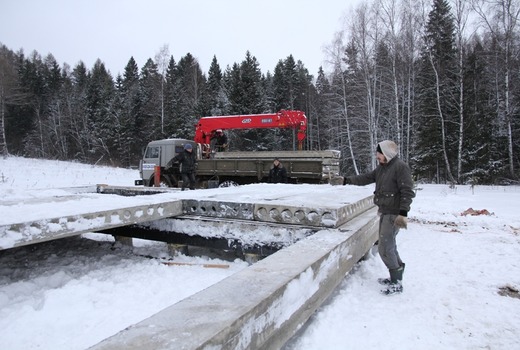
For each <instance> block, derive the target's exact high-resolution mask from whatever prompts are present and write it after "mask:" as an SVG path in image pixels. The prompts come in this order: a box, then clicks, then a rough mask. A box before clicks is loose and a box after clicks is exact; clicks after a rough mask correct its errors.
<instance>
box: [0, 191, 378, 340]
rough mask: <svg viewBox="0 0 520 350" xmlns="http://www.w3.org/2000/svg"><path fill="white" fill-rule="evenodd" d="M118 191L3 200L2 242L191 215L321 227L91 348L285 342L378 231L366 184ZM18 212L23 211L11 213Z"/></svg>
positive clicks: (165, 223) (172, 221)
mask: <svg viewBox="0 0 520 350" xmlns="http://www.w3.org/2000/svg"><path fill="white" fill-rule="evenodd" d="M122 190H123V189H120V188H115V187H110V186H97V187H94V188H81V189H69V190H66V191H64V192H63V194H62V195H60V196H56V195H53V196H52V197H46V196H45V194H42V195H35V196H33V197H31V198H26V199H24V200H22V201H20V202H16V203H15V202H9V203H7V202H2V201H1V200H0V211H2V214H3V215H2V217H1V218H0V248H1V249H6V248H11V247H16V246H21V245H27V244H33V243H37V242H41V241H46V240H52V239H58V238H61V237H66V236H71V235H79V234H81V233H83V232H90V231H98V230H104V229H107V228H113V227H121V226H127V225H130V224H135V223H139V224H143V225H158V226H161V227H162V228H163V229H164V228H165V229H166V230H168V229H169V228H170V229H171V228H175V227H181V226H183V227H184V229H186V230H188V231H189V226H190V225H186V217H188V218H191V219H190V220H191V221H192V224H191V226H192V227H196V228H197V230H200V228H201V227H203V225H198V224H197V223H201V222H202V221H203V220H201V218H207V219H208V221H210V222H213V224H214V225H220V226H221V225H228V228H226V231H232V234H234V235H235V236H236V237H240V236H242V237H244V236H245V235H247V234H248V233H249V232H248V231H250V230H248V229H247V228H246V229H244V226H242V225H245V224H247V223H254V224H255V225H266V226H267V225H275V224H276V225H277V226H276V227H274V228H273V229H272V232H273V237H274V236H279V231H280V230H282V229H281V227H301V228H312V229H313V230H314V231H315V232H314V233H313V234H312V235H309V236H308V237H305V238H302V239H300V240H298V241H297V242H295V243H294V244H292V245H289V246H287V247H286V248H284V249H281V250H279V251H277V252H276V253H274V254H272V255H269V256H268V257H266V258H265V259H263V260H260V261H259V262H256V263H254V264H252V265H251V266H249V267H248V268H246V269H245V270H242V271H241V272H239V273H237V274H235V275H233V276H230V277H228V278H226V279H224V280H222V281H221V282H219V283H217V284H215V285H213V286H212V287H209V288H207V289H205V290H203V291H201V292H199V293H197V294H194V295H192V296H190V297H188V298H186V299H184V300H182V301H180V302H178V303H176V304H174V305H171V306H169V307H167V308H165V309H164V310H162V311H160V312H159V313H157V314H155V315H153V316H152V317H150V318H148V319H145V320H143V321H141V322H139V323H137V324H135V325H133V326H131V327H129V328H127V329H125V330H123V331H121V332H119V333H117V334H115V335H113V336H112V337H110V338H108V339H105V340H104V341H102V342H101V343H99V344H97V345H95V346H94V347H92V348H91V349H93V350H101V349H103V350H104V349H111V350H112V349H125V350H126V349H233V350H237V349H269V350H272V349H279V348H281V347H282V346H283V344H285V342H286V341H287V340H288V339H290V337H292V336H293V335H294V334H295V333H296V331H297V330H298V329H299V328H300V327H301V326H303V324H304V323H305V322H306V321H307V319H308V318H309V317H310V316H311V315H312V313H313V312H314V311H315V310H316V309H317V308H318V307H319V306H320V305H321V304H322V303H323V302H324V301H325V300H326V299H327V297H328V296H329V295H330V294H331V293H332V291H333V290H334V289H335V288H336V286H337V285H338V284H339V283H340V281H341V280H342V279H343V278H344V277H345V275H346V274H347V273H348V272H349V271H350V270H351V269H352V267H353V266H354V265H355V264H356V263H357V262H358V261H359V260H360V259H361V258H362V257H363V256H364V255H365V254H366V253H367V252H368V251H369V250H370V248H371V247H372V246H373V244H374V243H375V241H376V240H377V215H376V212H375V208H374V206H373V203H372V196H371V192H372V189H371V188H369V187H359V188H357V187H356V188H354V187H352V186H346V187H344V186H330V185H265V184H263V185H248V186H241V187H239V188H230V189H226V188H224V189H211V190H200V191H186V192H180V191H178V190H167V189H159V191H160V192H161V193H159V194H155V195H141V196H121V195H117V194H116V193H118V191H119V193H121V192H120V191H122ZM134 190H135V191H149V189H141V190H137V189H134ZM130 194H132V193H130ZM134 194H135V193H134ZM20 211H23V212H24V220H23V221H21V222H13V220H12V218H14V217H19V216H20V215H19V214H20ZM181 217H182V219H181ZM210 219H211V220H210ZM233 219H235V220H237V221H236V228H237V229H236V230H233V226H234V224H233ZM182 220H184V221H182ZM224 221H225V223H224ZM179 222H182V225H177V224H178V223H179ZM239 222H240V223H239ZM176 225H177V226H176ZM186 233H188V234H189V232H186Z"/></svg>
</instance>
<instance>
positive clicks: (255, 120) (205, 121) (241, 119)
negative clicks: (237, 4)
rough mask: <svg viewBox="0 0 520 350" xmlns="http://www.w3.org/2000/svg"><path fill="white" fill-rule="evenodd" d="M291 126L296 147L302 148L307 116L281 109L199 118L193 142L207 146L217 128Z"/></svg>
mask: <svg viewBox="0 0 520 350" xmlns="http://www.w3.org/2000/svg"><path fill="white" fill-rule="evenodd" d="M264 128H282V129H287V128H292V129H297V130H298V134H297V137H298V149H299V150H301V149H302V148H303V140H304V139H305V136H306V131H307V117H306V116H305V113H303V112H302V111H295V110H281V111H279V112H278V113H272V114H246V115H229V116H212V117H203V118H200V120H199V122H198V123H197V125H196V127H195V142H197V143H200V144H202V145H205V147H207V148H209V145H210V142H211V138H212V137H213V135H214V134H215V131H216V130H218V129H222V130H229V129H264Z"/></svg>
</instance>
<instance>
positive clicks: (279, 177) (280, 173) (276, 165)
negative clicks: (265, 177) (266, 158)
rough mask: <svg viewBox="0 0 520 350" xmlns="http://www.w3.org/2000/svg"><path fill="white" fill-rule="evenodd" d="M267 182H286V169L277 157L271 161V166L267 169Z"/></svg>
mask: <svg viewBox="0 0 520 350" xmlns="http://www.w3.org/2000/svg"><path fill="white" fill-rule="evenodd" d="M269 182H270V183H273V184H277V183H287V170H286V169H285V168H284V166H283V164H282V163H280V160H279V159H278V158H275V159H274V161H273V166H272V167H271V170H269Z"/></svg>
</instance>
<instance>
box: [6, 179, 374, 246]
mask: <svg viewBox="0 0 520 350" xmlns="http://www.w3.org/2000/svg"><path fill="white" fill-rule="evenodd" d="M152 193H155V194H153V195H150V194H152ZM121 194H125V195H121ZM139 194H143V195H139ZM146 194H148V195H146ZM372 205H373V204H372V198H371V194H370V192H369V191H367V189H366V188H360V189H356V190H352V189H351V190H350V191H347V189H346V188H345V187H343V186H330V185H278V186H277V185H265V184H263V185H249V186H241V187H238V188H229V189H227V188H220V189H209V190H199V191H185V192H181V191H179V190H178V189H151V188H142V187H134V188H124V187H113V186H106V185H98V186H92V187H82V188H72V189H64V190H63V192H62V193H60V195H53V196H45V193H42V194H40V195H35V196H33V197H30V198H24V199H21V200H20V201H17V202H13V201H9V202H2V201H1V200H0V212H1V213H2V216H1V217H0V249H7V248H12V247H18V246H23V245H28V244H34V243H38V242H43V241H49V240H53V239H59V238H63V237H68V236H74V235H79V234H81V233H85V232H96V231H102V230H106V229H110V228H115V227H122V226H128V225H131V224H139V223H147V222H156V221H157V220H159V219H166V218H174V217H179V216H182V215H189V216H193V217H211V218H227V219H232V220H235V219H240V220H246V221H250V222H255V223H266V224H267V223H277V224H284V225H296V226H308V227H315V228H316V229H318V228H322V227H329V228H335V227H339V226H341V225H342V224H343V223H345V222H347V221H348V220H350V219H351V218H353V217H355V216H356V215H358V214H359V213H362V212H364V211H365V210H366V209H368V208H370V207H371V206H372ZM20 213H23V220H22V221H20V220H18V221H16V220H13V218H18V217H20Z"/></svg>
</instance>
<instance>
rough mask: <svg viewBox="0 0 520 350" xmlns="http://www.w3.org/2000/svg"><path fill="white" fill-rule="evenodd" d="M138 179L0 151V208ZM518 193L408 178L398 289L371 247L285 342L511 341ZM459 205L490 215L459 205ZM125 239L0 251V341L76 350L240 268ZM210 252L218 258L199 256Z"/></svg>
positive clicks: (519, 341)
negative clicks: (392, 289) (385, 292)
mask: <svg viewBox="0 0 520 350" xmlns="http://www.w3.org/2000/svg"><path fill="white" fill-rule="evenodd" d="M137 178H138V173H137V171H135V170H126V169H114V168H106V167H95V166H89V165H81V164H77V163H69V162H59V161H44V160H36V159H24V158H17V157H9V158H7V159H0V212H1V209H2V202H10V203H12V202H13V201H17V200H21V199H24V198H28V197H30V193H31V191H34V190H44V189H49V188H58V187H68V186H86V185H95V184H99V183H106V184H110V185H123V186H132V185H133V181H134V180H135V179H137ZM284 186H295V185H284ZM296 186H297V185H296ZM324 186H325V185H324ZM228 190H229V189H228ZM228 195H229V193H228ZM518 203H520V188H519V187H491V186H489V187H488V186H476V187H474V188H472V187H469V186H457V187H455V188H449V187H448V186H445V185H421V186H419V188H418V191H417V197H416V199H415V201H414V203H413V205H412V211H411V212H410V214H409V228H408V230H406V231H402V232H401V233H400V234H399V237H398V244H399V250H400V254H401V256H402V258H403V260H404V261H405V262H406V271H405V275H404V288H405V290H404V293H403V294H402V295H397V296H393V297H385V296H382V295H381V294H380V293H379V285H378V284H377V282H376V279H377V278H378V277H381V276H385V275H386V274H387V272H386V270H385V267H384V265H383V264H382V262H381V260H380V259H379V257H378V256H377V255H373V256H371V258H370V259H368V260H366V261H363V262H361V263H359V264H358V266H357V267H356V268H355V269H354V271H352V273H351V274H349V275H348V276H347V277H346V278H345V280H344V281H343V282H342V284H341V286H340V287H339V288H338V290H337V291H336V292H335V293H334V295H333V296H332V297H331V299H330V300H328V301H327V303H326V304H325V305H323V306H322V307H321V308H320V309H319V310H318V312H316V313H315V315H313V316H312V318H311V320H310V322H309V323H308V324H307V325H306V326H305V327H303V329H302V331H301V332H300V334H298V336H297V337H296V339H294V340H293V341H291V342H290V343H289V344H287V346H286V349H287V350H289V349H290V350H311V349H312V350H318V349H319V350H321V349H328V350H335V349H337V350H343V349H380V348H385V349H481V348H483V349H520V337H519V334H520V299H519V298H518V297H519V294H518V290H519V289H520V259H519V257H520V216H519V215H518V212H517V205H518ZM469 208H473V209H475V210H483V209H486V210H487V211H489V213H490V215H485V214H483V215H475V216H471V215H461V214H462V213H463V212H464V211H466V210H467V209H469ZM0 215H1V214H0ZM135 243H136V246H135V247H134V248H133V249H132V248H129V247H125V246H121V245H118V244H115V245H114V242H113V241H112V239H111V238H109V237H107V236H105V235H101V234H86V235H83V237H82V238H81V237H78V238H67V239H62V240H57V241H52V242H48V243H44V244H39V245H33V246H27V247H22V248H16V249H9V250H4V251H0V271H1V272H0V348H1V349H24V350H25V349H52V350H57V349H64V350H65V349H67V350H70V349H86V348H88V347H89V346H92V345H94V344H96V343H98V342H99V341H101V340H102V339H104V338H106V337H108V336H110V335H112V334H114V333H116V332H118V331H119V330H122V329H124V328H125V327H127V326H129V325H131V324H133V323H136V322H138V321H140V320H142V319H143V318H145V317H147V316H150V315H152V314H154V313H156V312H157V311H159V310H160V309H162V308H164V307H166V306H167V305H171V304H172V303H175V302H176V301H178V300H182V299H183V298H185V297H186V296H188V295H191V294H193V293H195V292H197V291H199V290H201V289H204V288H206V287H208V286H210V285H212V284H214V283H216V282H218V281H219V280H221V279H223V278H225V277H227V276H229V275H231V274H233V273H235V272H237V271H239V270H241V269H243V268H245V267H246V266H247V264H246V263H244V262H242V261H239V260H237V261H235V262H228V261H220V260H211V261H209V260H208V259H204V258H195V257H186V256H180V257H177V258H176V260H177V261H180V262H187V263H190V264H191V265H184V266H182V265H179V266H166V265H163V264H161V263H160V262H159V261H158V260H156V259H147V258H144V257H143V256H142V255H153V256H165V255H166V254H167V249H166V246H165V245H164V244H163V243H158V242H147V241H142V240H135ZM209 262H210V263H212V264H225V265H229V268H228V269H221V268H205V267H203V266H202V265H203V264H207V263H209ZM281 268H283V267H281ZM502 294H505V295H502Z"/></svg>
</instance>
